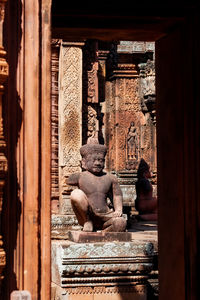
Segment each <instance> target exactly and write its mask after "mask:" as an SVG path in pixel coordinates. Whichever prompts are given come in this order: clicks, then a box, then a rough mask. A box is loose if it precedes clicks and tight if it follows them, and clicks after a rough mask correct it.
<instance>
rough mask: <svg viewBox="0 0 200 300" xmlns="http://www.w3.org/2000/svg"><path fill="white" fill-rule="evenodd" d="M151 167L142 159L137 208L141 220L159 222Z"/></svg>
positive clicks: (139, 168)
mask: <svg viewBox="0 0 200 300" xmlns="http://www.w3.org/2000/svg"><path fill="white" fill-rule="evenodd" d="M151 176H152V174H151V170H150V166H149V165H148V164H147V162H146V161H145V160H144V159H141V161H140V164H139V167H138V172H137V177H138V180H137V181H136V194H137V198H136V200H135V208H136V210H137V211H138V212H139V219H141V220H149V221H155V220H157V198H156V197H154V196H153V187H152V184H151V182H150V181H149V178H151Z"/></svg>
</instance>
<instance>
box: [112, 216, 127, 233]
mask: <svg viewBox="0 0 200 300" xmlns="http://www.w3.org/2000/svg"><path fill="white" fill-rule="evenodd" d="M126 223H127V222H126V220H125V219H124V218H123V217H117V218H115V219H114V220H113V224H112V225H113V229H114V231H116V232H123V231H125V230H126Z"/></svg>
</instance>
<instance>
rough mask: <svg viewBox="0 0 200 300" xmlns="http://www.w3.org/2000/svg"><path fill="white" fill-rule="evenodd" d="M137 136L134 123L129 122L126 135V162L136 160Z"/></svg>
mask: <svg viewBox="0 0 200 300" xmlns="http://www.w3.org/2000/svg"><path fill="white" fill-rule="evenodd" d="M137 152H138V136H137V130H136V127H135V124H134V122H131V124H130V127H129V130H128V134H127V158H128V160H137V159H138V154H137Z"/></svg>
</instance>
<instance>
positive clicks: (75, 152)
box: [59, 42, 84, 214]
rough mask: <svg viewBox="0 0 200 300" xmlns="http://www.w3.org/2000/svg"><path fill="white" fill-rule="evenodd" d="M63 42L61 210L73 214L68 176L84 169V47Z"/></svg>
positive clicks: (61, 79)
mask: <svg viewBox="0 0 200 300" xmlns="http://www.w3.org/2000/svg"><path fill="white" fill-rule="evenodd" d="M83 45H84V43H81V42H62V44H61V49H60V59H59V137H60V138H59V158H60V159H59V177H60V205H61V207H60V212H61V213H65V214H70V213H73V212H72V209H71V204H70V201H69V192H70V191H71V187H69V186H66V184H65V178H66V177H67V176H69V174H71V173H74V172H79V171H80V152H79V149H80V147H81V145H82V46H83Z"/></svg>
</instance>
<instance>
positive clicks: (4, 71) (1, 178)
mask: <svg viewBox="0 0 200 300" xmlns="http://www.w3.org/2000/svg"><path fill="white" fill-rule="evenodd" d="M5 4H6V1H5V0H1V1H0V217H1V212H2V204H3V200H4V186H5V181H6V176H7V169H8V166H7V158H6V156H5V153H6V142H5V138H4V128H3V111H4V107H3V93H4V83H5V81H6V79H7V77H8V64H7V62H6V58H5V57H6V51H5V50H4V47H3V22H4V13H5ZM0 226H1V220H0ZM5 264H6V255H5V251H4V249H3V241H2V236H1V227H0V283H1V281H2V279H3V269H4V267H5Z"/></svg>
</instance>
